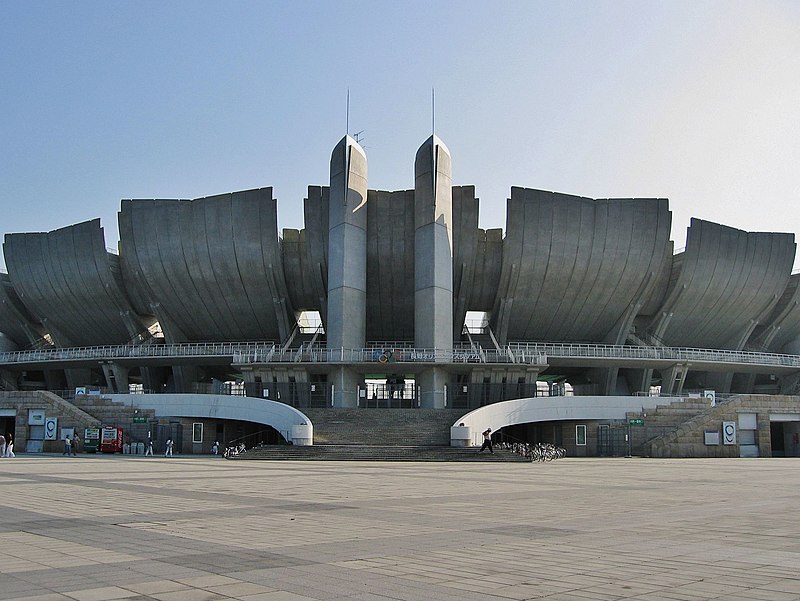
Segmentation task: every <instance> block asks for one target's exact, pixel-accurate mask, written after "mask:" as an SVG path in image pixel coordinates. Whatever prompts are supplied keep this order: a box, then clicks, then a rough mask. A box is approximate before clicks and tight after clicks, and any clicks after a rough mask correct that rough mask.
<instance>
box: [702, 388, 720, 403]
mask: <svg viewBox="0 0 800 601" xmlns="http://www.w3.org/2000/svg"><path fill="white" fill-rule="evenodd" d="M703 396H704V397H705V399H706V400H707V401H708V402H709V403H711V406H712V407H714V406H715V405H716V404H717V393H716V391H714V390H704V391H703Z"/></svg>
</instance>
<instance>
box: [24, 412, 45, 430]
mask: <svg viewBox="0 0 800 601" xmlns="http://www.w3.org/2000/svg"><path fill="white" fill-rule="evenodd" d="M28 425H29V426H43V425H44V409H28Z"/></svg>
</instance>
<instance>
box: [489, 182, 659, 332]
mask: <svg viewBox="0 0 800 601" xmlns="http://www.w3.org/2000/svg"><path fill="white" fill-rule="evenodd" d="M669 231H670V213H669V209H668V205H667V201H666V200H665V199H602V200H592V199H590V198H582V197H578V196H570V195H567V194H559V193H556V192H545V191H542V190H530V189H525V188H516V187H515V188H512V189H511V199H510V200H509V201H508V212H507V222H506V237H505V240H504V241H503V265H502V272H501V276H500V285H499V289H498V293H497V297H496V299H495V303H494V311H493V315H492V327H493V329H494V331H495V333H496V334H497V337H498V339H499V340H500V341H501V342H502V341H507V340H552V341H562V340H575V341H581V340H583V341H605V342H613V343H617V344H619V343H620V342H622V341H623V340H624V338H625V336H626V335H627V332H628V330H629V329H630V327H631V325H632V323H633V319H634V317H635V316H636V314H637V313H638V311H639V310H640V309H641V307H642V305H643V304H644V303H645V301H646V300H647V299H648V298H649V297H650V295H651V292H652V289H653V287H654V286H655V283H656V278H657V276H658V275H659V274H660V273H661V272H662V270H663V264H664V262H665V261H666V260H667V259H668V256H669V255H668V251H669V248H670V246H669Z"/></svg>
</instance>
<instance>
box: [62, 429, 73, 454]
mask: <svg viewBox="0 0 800 601" xmlns="http://www.w3.org/2000/svg"><path fill="white" fill-rule="evenodd" d="M61 454H62V455H66V456H67V457H69V456H70V455H72V440H70V438H69V434H67V437H66V438H65V439H64V452H63V453H61Z"/></svg>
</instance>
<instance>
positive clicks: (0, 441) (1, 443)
mask: <svg viewBox="0 0 800 601" xmlns="http://www.w3.org/2000/svg"><path fill="white" fill-rule="evenodd" d="M5 456H6V437H5V436H3V435H2V434H0V457H5Z"/></svg>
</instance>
